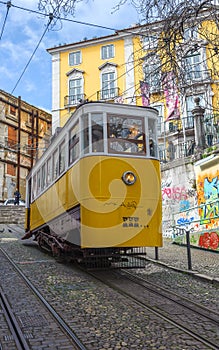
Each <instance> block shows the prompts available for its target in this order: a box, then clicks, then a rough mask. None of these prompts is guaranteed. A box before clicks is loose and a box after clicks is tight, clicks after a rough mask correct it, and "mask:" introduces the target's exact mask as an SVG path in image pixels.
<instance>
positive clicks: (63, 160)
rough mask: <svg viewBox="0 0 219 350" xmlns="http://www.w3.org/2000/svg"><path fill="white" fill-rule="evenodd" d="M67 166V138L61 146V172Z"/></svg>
mask: <svg viewBox="0 0 219 350" xmlns="http://www.w3.org/2000/svg"><path fill="white" fill-rule="evenodd" d="M65 166H66V153H65V140H64V141H63V142H62V143H61V144H60V146H59V174H61V173H62V172H63V171H64V170H65Z"/></svg>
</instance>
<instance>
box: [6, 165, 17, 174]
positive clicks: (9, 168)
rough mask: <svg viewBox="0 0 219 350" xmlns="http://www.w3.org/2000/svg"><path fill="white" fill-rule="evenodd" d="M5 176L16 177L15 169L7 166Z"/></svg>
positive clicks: (12, 166)
mask: <svg viewBox="0 0 219 350" xmlns="http://www.w3.org/2000/svg"><path fill="white" fill-rule="evenodd" d="M7 174H8V175H11V176H15V175H16V167H15V166H14V165H13V164H7Z"/></svg>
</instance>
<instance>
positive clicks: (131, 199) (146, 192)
mask: <svg viewBox="0 0 219 350" xmlns="http://www.w3.org/2000/svg"><path fill="white" fill-rule="evenodd" d="M128 170H129V171H133V173H134V174H135V175H136V179H137V180H136V183H135V184H134V185H130V186H127V185H125V184H124V183H123V181H122V175H123V173H124V172H125V171H128ZM79 203H80V205H81V242H82V247H86V248H88V247H107V246H124V247H125V246H161V245H162V232H161V220H162V219H161V185H160V168H159V162H158V161H156V160H149V159H139V158H138V159H133V158H122V159H120V158H118V157H107V156H90V157H85V158H82V159H81V160H80V161H79V162H77V163H76V164H75V166H73V167H72V168H71V169H70V170H69V171H68V172H67V173H66V174H65V175H64V176H63V177H62V178H61V179H60V180H59V181H57V183H56V184H54V185H53V186H51V187H50V188H49V189H48V190H47V191H46V192H45V193H44V194H42V196H41V197H40V198H38V199H37V200H36V201H35V202H34V203H33V204H32V205H31V229H32V230H33V229H35V228H37V227H40V226H41V225H43V224H44V223H48V222H49V221H50V220H53V219H55V218H56V217H57V216H59V215H60V214H63V213H65V212H66V211H68V210H70V209H71V208H73V207H75V206H76V205H78V204H79Z"/></svg>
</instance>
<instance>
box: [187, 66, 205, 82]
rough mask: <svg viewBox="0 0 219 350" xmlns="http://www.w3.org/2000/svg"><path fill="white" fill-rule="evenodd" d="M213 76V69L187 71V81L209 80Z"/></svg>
mask: <svg viewBox="0 0 219 350" xmlns="http://www.w3.org/2000/svg"><path fill="white" fill-rule="evenodd" d="M210 78H211V70H210V69H206V70H201V69H200V70H187V72H186V73H185V81H186V82H190V83H191V82H197V81H203V80H209V79H210Z"/></svg>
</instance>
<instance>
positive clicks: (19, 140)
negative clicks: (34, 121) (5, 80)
mask: <svg viewBox="0 0 219 350" xmlns="http://www.w3.org/2000/svg"><path fill="white" fill-rule="evenodd" d="M17 132H18V138H17V144H18V150H17V189H18V191H20V164H21V97H20V96H18V131H17Z"/></svg>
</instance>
